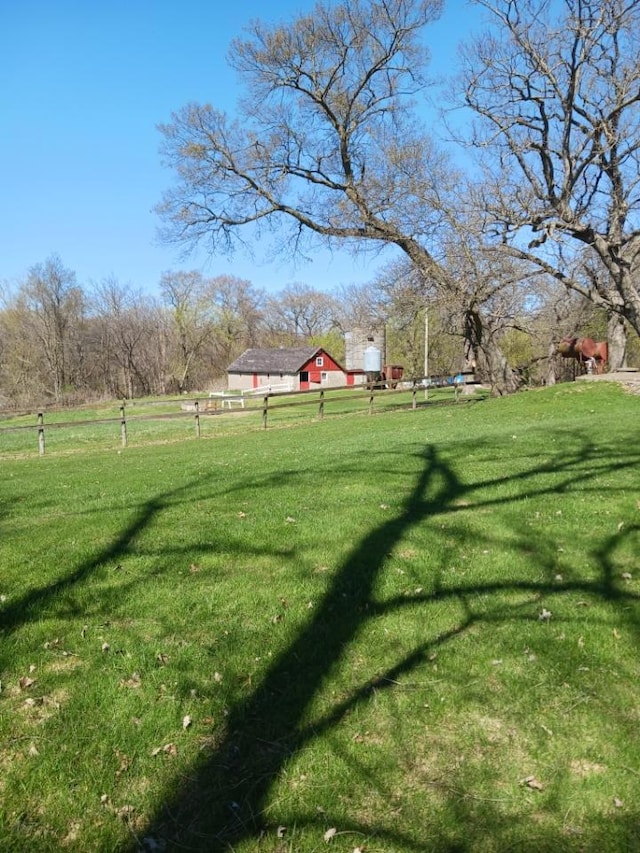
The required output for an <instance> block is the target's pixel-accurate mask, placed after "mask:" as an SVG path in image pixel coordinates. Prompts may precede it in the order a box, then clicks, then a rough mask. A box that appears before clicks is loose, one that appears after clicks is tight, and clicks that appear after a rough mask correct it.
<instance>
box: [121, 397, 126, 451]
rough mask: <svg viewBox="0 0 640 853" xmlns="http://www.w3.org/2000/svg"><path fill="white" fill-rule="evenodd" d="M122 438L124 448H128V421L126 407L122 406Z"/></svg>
mask: <svg viewBox="0 0 640 853" xmlns="http://www.w3.org/2000/svg"><path fill="white" fill-rule="evenodd" d="M120 437H121V440H122V446H123V447H126V446H127V419H126V417H125V414H124V406H120Z"/></svg>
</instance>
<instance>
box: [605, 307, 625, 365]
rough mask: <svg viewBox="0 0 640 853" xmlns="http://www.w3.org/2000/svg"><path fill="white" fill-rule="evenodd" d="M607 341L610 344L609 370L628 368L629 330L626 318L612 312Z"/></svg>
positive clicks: (608, 322) (608, 324) (609, 319)
mask: <svg viewBox="0 0 640 853" xmlns="http://www.w3.org/2000/svg"><path fill="white" fill-rule="evenodd" d="M607 340H608V344H609V370H619V369H620V368H621V367H626V366H627V329H626V326H625V323H624V318H622V317H621V316H620V315H619V314H617V313H613V312H611V313H610V314H609V316H608V320H607Z"/></svg>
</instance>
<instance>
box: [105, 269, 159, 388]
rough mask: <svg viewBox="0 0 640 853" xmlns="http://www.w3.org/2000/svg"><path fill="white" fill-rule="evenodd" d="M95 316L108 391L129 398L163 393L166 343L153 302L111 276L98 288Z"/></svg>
mask: <svg viewBox="0 0 640 853" xmlns="http://www.w3.org/2000/svg"><path fill="white" fill-rule="evenodd" d="M93 313H94V322H95V325H96V332H95V334H96V335H97V336H98V339H99V345H98V349H99V352H100V353H101V369H100V373H101V375H102V377H103V382H104V385H105V390H107V391H108V392H109V393H111V394H115V395H117V396H120V397H127V398H132V397H136V396H142V395H144V394H151V393H164V391H165V388H164V377H163V376H162V371H163V369H164V367H163V363H162V362H163V360H162V359H160V362H159V361H158V353H162V351H163V349H164V348H165V345H166V342H165V340H164V335H163V334H162V332H163V330H162V324H161V318H160V315H159V312H158V310H157V307H156V305H155V303H154V301H153V299H151V298H149V297H146V296H144V295H143V294H142V293H141V292H140V291H137V290H134V289H132V288H131V287H130V286H128V285H123V284H121V283H120V282H119V281H118V280H117V279H115V278H112V277H111V278H107V279H105V280H104V281H102V282H101V283H100V284H99V285H97V286H96V287H95V289H94V294H93Z"/></svg>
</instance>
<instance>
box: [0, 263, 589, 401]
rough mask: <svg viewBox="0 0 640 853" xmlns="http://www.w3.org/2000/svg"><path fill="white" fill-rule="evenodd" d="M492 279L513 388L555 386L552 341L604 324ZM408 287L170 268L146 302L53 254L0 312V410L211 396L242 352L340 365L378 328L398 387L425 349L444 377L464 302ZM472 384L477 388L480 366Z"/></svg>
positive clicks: (556, 299) (583, 308)
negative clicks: (307, 352) (266, 286)
mask: <svg viewBox="0 0 640 853" xmlns="http://www.w3.org/2000/svg"><path fill="white" fill-rule="evenodd" d="M497 275H498V270H497V269H496V268H495V267H493V268H492V269H491V273H490V275H489V273H488V272H487V279H486V287H487V288H489V287H494V288H495V283H496V281H497ZM500 275H501V276H502V277H503V278H504V281H502V282H501V286H500V288H499V289H498V290H496V292H494V293H492V294H489V293H486V294H483V296H482V298H483V304H484V305H485V306H487V305H489V304H490V305H491V311H492V313H493V316H494V317H495V318H496V319H495V321H494V325H495V327H496V328H498V326H499V327H500V346H501V348H502V351H503V352H504V353H505V354H506V355H505V358H506V359H507V361H508V363H509V364H513V365H514V366H515V367H516V369H517V371H518V375H519V377H520V382H531V383H534V384H541V383H547V382H555V381H556V380H557V379H558V378H563V377H567V376H568V375H569V373H568V370H569V366H568V365H567V364H566V363H563V361H562V359H561V358H559V356H558V355H557V344H558V342H559V340H560V338H561V337H562V336H563V335H564V334H569V333H570V332H571V331H572V329H574V328H582V329H583V330H586V331H587V332H588V333H589V334H591V335H594V336H595V337H600V336H601V335H602V334H605V333H606V317H605V315H604V314H603V313H602V312H599V311H598V310H597V309H594V308H593V306H591V304H590V303H589V302H587V301H586V300H584V299H581V298H580V297H577V296H574V297H573V298H571V299H567V297H566V295H565V293H564V291H563V290H560V289H559V288H558V287H557V286H554V284H553V281H552V280H547V279H544V280H543V279H541V280H540V281H538V282H537V283H536V284H535V286H534V283H532V282H527V284H526V286H525V285H524V284H523V282H522V280H521V278H520V277H519V275H517V274H516V272H515V271H514V270H511V271H510V274H509V270H508V269H505V270H503V271H501V272H500ZM416 276H417V273H416V270H415V269H414V268H413V267H412V266H411V265H410V264H407V263H405V262H395V263H392V264H389V265H388V266H387V267H386V268H384V269H383V270H382V271H381V272H380V274H379V276H378V278H377V279H376V280H375V281H372V282H371V283H368V284H366V285H358V286H355V285H350V286H342V287H340V288H339V289H337V290H335V291H333V292H323V291H318V290H314V289H312V288H310V287H307V286H305V285H303V284H301V283H295V284H290V285H289V286H287V287H285V288H284V289H283V290H282V291H281V292H279V293H276V294H269V293H267V292H266V291H264V290H262V289H260V288H258V287H256V286H254V285H253V284H252V283H251V282H249V281H246V280H244V279H239V278H236V277H233V276H228V275H221V276H215V277H210V278H208V277H205V276H204V275H202V273H200V272H197V271H188V272H187V271H171V272H166V273H164V274H163V275H162V277H161V280H160V282H159V284H158V288H157V293H152V294H150V293H148V292H143V291H140V290H136V289H135V288H133V287H132V286H130V285H129V284H126V285H124V284H121V283H120V282H119V281H117V280H116V279H114V278H108V279H106V280H104V281H102V282H100V283H99V284H91V285H81V284H80V283H78V281H77V279H76V275H75V273H74V272H73V270H71V269H68V268H66V267H65V266H64V264H63V262H62V260H61V259H60V258H59V257H57V256H55V255H54V256H52V257H50V258H48V259H46V260H45V261H44V262H41V263H38V264H36V265H34V266H33V267H32V268H31V269H30V270H29V272H28V273H27V274H26V275H25V278H24V280H23V281H22V282H20V283H19V285H18V286H17V287H15V288H13V289H12V290H11V291H10V292H9V291H8V290H6V292H5V293H4V296H3V299H2V302H1V304H0V408H7V407H11V408H13V409H23V408H27V407H30V406H35V405H38V406H43V405H47V404H58V405H59V404H64V403H77V402H83V401H89V400H95V399H101V398H120V399H123V398H126V399H132V398H134V397H143V396H147V395H166V394H185V393H189V392H206V391H208V390H211V389H213V388H216V387H217V388H220V387H225V376H226V368H227V367H228V365H229V364H230V363H231V362H232V361H233V360H234V359H235V358H237V357H238V356H239V355H240V354H241V353H242V352H243V351H244V350H245V349H248V348H250V347H276V346H299V345H303V344H304V345H307V344H313V345H317V346H323V347H325V348H326V349H327V350H328V351H329V352H330V353H331V354H332V355H333V356H334V357H335V358H337V359H338V361H342V362H343V363H344V357H345V335H346V333H347V332H350V331H352V330H354V329H355V328H360V329H363V330H365V331H366V330H378V329H380V328H381V327H384V329H385V332H386V340H387V352H386V354H385V355H386V357H387V358H388V359H389V360H390V361H392V362H394V363H401V364H403V365H404V367H405V375H406V376H407V377H409V378H421V377H422V376H423V375H424V370H425V349H426V350H427V351H428V368H427V369H428V371H429V373H431V374H446V375H450V374H453V373H457V372H458V371H459V370H461V369H463V368H464V365H465V346H466V344H467V342H468V337H469V333H468V330H467V328H466V324H467V323H468V312H467V309H466V307H465V306H466V303H465V301H464V300H462V301H460V302H459V304H458V305H456V304H455V303H454V301H453V300H451V299H444V300H443V299H442V298H441V297H440V295H439V293H438V292H437V289H435V288H433V289H432V291H431V292H426V298H425V287H424V283H423V282H421V281H416ZM479 280H480V279H479V274H478V275H477V276H476V279H475V281H476V282H477V281H479ZM426 290H427V291H428V288H427V289H426ZM534 292H535V300H534V301H533V302H532V301H531V295H532V293H534ZM489 296H490V297H491V298H490V299H489ZM498 317H499V318H500V320H499V321H498V319H497V318H498ZM479 378H480V379H481V380H484V381H487V382H489V383H490V380H491V378H490V376H489V375H488V374H486V373H485V372H483V369H482V367H480V368H479Z"/></svg>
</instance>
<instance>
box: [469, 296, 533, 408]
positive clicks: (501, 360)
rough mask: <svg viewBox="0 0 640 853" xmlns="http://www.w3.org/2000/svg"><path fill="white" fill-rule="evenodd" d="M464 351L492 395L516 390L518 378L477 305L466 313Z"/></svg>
mask: <svg viewBox="0 0 640 853" xmlns="http://www.w3.org/2000/svg"><path fill="white" fill-rule="evenodd" d="M465 352H466V353H467V356H466V360H467V362H468V363H469V362H471V363H472V364H475V368H474V369H475V371H476V372H477V374H478V378H479V379H480V381H481V382H487V383H488V384H489V386H490V387H491V393H492V394H493V395H494V397H499V396H501V395H502V394H512V393H513V392H514V391H517V390H518V388H519V386H520V380H519V378H518V376H517V374H516V373H515V371H514V370H512V368H511V367H510V366H509V363H508V361H507V359H506V357H505V355H504V353H503V352H502V350H501V349H500V346H499V345H498V343H497V341H496V339H495V334H494V332H493V331H492V330H491V329H489V328H487V327H486V324H485V320H484V318H483V316H482V315H481V313H480V311H479V310H478V309H477V308H470V309H468V310H467V312H466V315H465Z"/></svg>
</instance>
